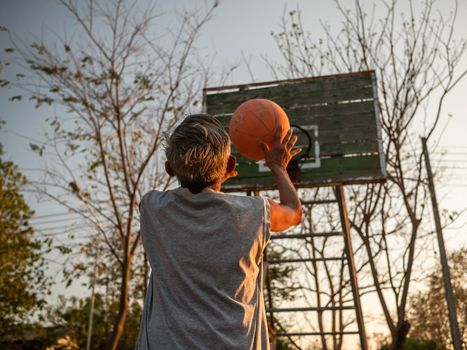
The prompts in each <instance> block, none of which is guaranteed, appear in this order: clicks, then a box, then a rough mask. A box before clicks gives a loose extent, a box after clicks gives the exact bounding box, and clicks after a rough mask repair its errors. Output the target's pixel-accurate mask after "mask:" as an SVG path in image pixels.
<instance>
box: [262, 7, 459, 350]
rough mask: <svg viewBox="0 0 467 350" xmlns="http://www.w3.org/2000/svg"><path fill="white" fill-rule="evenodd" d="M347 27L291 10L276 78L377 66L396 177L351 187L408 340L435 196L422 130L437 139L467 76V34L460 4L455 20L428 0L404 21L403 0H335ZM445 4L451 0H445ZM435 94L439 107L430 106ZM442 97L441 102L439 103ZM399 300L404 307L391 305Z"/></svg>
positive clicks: (387, 303)
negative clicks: (369, 2)
mask: <svg viewBox="0 0 467 350" xmlns="http://www.w3.org/2000/svg"><path fill="white" fill-rule="evenodd" d="M335 3H336V5H337V8H338V10H339V13H340V15H341V18H342V27H341V28H340V29H339V30H337V31H335V30H334V28H331V27H330V26H329V25H327V24H326V23H323V24H322V26H323V30H324V39H319V40H318V39H315V38H313V37H312V36H311V35H310V34H309V33H307V32H306V30H305V28H304V25H303V22H302V20H301V15H300V11H291V12H290V14H289V15H288V16H287V15H286V16H284V18H283V25H282V28H281V29H282V32H280V33H278V34H273V35H274V37H275V39H276V43H277V46H278V48H279V50H280V52H281V53H282V56H283V63H282V64H279V65H274V64H272V63H269V65H270V67H271V69H272V72H273V74H275V76H276V77H277V78H279V77H286V78H297V77H303V76H316V75H323V74H335V73H340V72H349V71H361V70H375V71H376V74H377V86H378V94H379V99H380V103H379V105H378V107H379V108H378V109H379V111H380V118H381V122H382V133H383V135H382V136H383V143H384V153H385V156H386V165H387V172H388V180H387V182H386V183H384V184H377V185H369V186H366V187H365V188H362V187H358V186H355V187H351V188H349V189H348V195H349V206H350V212H351V213H352V216H351V218H350V219H351V225H352V229H353V232H354V234H356V235H357V237H358V238H359V239H360V242H361V244H362V245H363V248H364V252H365V256H364V257H362V261H363V259H364V261H365V264H367V266H368V269H366V271H368V272H369V274H370V276H371V280H372V285H373V288H374V291H375V292H376V294H377V296H378V299H379V301H380V304H381V307H382V310H383V313H384V318H385V320H386V323H387V326H388V330H389V332H390V334H391V338H392V347H391V348H392V349H399V348H400V347H401V346H402V345H401V344H402V343H403V341H404V338H405V336H406V335H407V328H408V327H409V324H408V321H407V306H408V297H409V291H410V283H411V281H412V279H413V272H414V267H415V266H416V264H415V260H416V258H417V256H419V254H421V253H422V250H417V248H418V246H420V244H422V241H421V237H423V236H425V237H429V238H431V237H432V236H431V235H430V232H431V231H430V230H431V229H430V227H429V225H427V224H425V222H426V221H427V220H425V221H423V220H424V219H425V217H426V218H428V217H427V216H426V210H425V208H426V207H427V205H428V204H429V202H428V195H427V190H426V185H425V179H424V173H423V163H422V152H421V147H420V141H419V138H418V135H419V134H420V131H419V126H420V125H421V124H423V125H425V127H424V129H423V130H422V132H421V133H422V134H423V135H425V136H426V137H427V138H431V139H433V137H434V135H436V130H437V126H438V125H439V123H440V121H441V120H442V108H443V104H444V101H445V98H446V96H447V95H448V94H449V92H450V91H452V89H453V88H455V87H456V85H457V84H458V83H459V82H460V81H461V80H462V79H463V78H464V77H465V76H466V75H467V70H466V69H465V68H461V67H459V62H460V59H461V58H462V56H463V54H464V52H465V49H466V47H467V46H466V42H465V40H461V41H457V42H456V41H455V40H454V38H453V30H454V29H453V28H454V23H455V21H456V15H457V3H456V2H454V5H453V10H452V12H451V14H450V15H449V17H448V18H447V19H446V18H444V17H443V16H442V14H441V12H435V7H434V6H435V2H434V1H431V0H430V1H427V2H424V3H423V5H421V8H420V11H418V12H416V11H415V10H414V4H413V3H412V2H409V3H408V13H407V14H402V19H401V23H400V25H399V24H398V19H399V16H398V15H399V13H398V12H399V8H400V4H399V2H398V1H397V0H390V1H379V2H377V4H375V6H377V5H378V6H380V7H382V8H383V9H384V15H383V16H382V17H380V18H378V17H376V13H377V12H376V11H366V10H365V7H364V6H362V5H361V3H360V2H359V1H356V2H355V7H354V8H353V9H347V8H346V7H345V5H344V2H343V1H339V0H336V1H335ZM443 6H444V4H443ZM429 99H430V102H431V103H435V110H436V112H435V115H434V116H433V118H426V117H424V115H423V109H424V107H425V104H426V102H427V101H428V100H429ZM434 101H436V102H434ZM392 309H395V310H396V313H395V314H394V313H392Z"/></svg>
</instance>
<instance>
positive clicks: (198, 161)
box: [166, 114, 230, 189]
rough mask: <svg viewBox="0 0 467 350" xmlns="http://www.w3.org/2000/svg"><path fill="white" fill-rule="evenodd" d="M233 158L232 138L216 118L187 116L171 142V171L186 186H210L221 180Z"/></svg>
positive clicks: (169, 139)
mask: <svg viewBox="0 0 467 350" xmlns="http://www.w3.org/2000/svg"><path fill="white" fill-rule="evenodd" d="M229 155H230V140H229V135H228V134H227V132H226V131H225V129H224V127H223V126H222V124H221V123H220V122H219V121H218V120H217V119H216V118H214V117H211V116H209V115H205V114H196V115H190V116H188V117H186V118H185V119H184V120H183V122H182V123H181V124H180V125H178V126H177V127H176V128H175V130H174V131H173V133H172V134H171V135H170V137H169V138H168V141H167V147H166V156H167V161H168V162H169V165H170V168H171V169H172V172H173V173H174V175H175V176H176V177H177V178H178V180H179V181H180V184H181V185H182V186H185V187H188V188H190V185H195V187H201V189H202V188H204V187H208V186H211V185H213V184H214V183H216V182H217V181H218V180H220V179H221V178H222V177H223V176H224V174H225V169H226V164H227V160H228V158H229Z"/></svg>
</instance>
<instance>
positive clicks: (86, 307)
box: [45, 294, 141, 350]
mask: <svg viewBox="0 0 467 350" xmlns="http://www.w3.org/2000/svg"><path fill="white" fill-rule="evenodd" d="M90 301H91V300H90V298H77V297H71V298H68V299H65V298H64V297H60V299H59V302H58V304H57V305H54V306H52V307H49V308H48V311H47V316H46V317H45V321H46V322H47V323H48V324H51V325H52V327H51V329H53V330H54V332H53V334H51V335H49V336H48V338H49V343H50V342H51V341H52V342H55V341H56V339H60V338H66V337H69V338H70V339H71V340H72V341H73V342H74V343H76V345H77V346H78V347H79V348H80V349H84V348H85V347H86V339H87V322H88V318H89V311H90V304H91V302H90ZM116 303H118V300H116V301H110V300H108V298H106V297H105V296H103V295H101V294H96V295H95V304H94V322H93V330H92V342H91V349H96V350H97V349H103V348H104V347H105V345H106V340H107V339H108V338H109V335H110V334H111V332H112V324H111V323H109V320H111V319H112V318H114V317H115V314H116V313H117V312H118V305H116ZM140 319H141V306H140V305H139V304H138V302H132V303H131V305H130V307H129V313H128V317H127V321H126V327H125V329H124V331H123V335H122V338H121V341H120V342H119V345H118V348H119V349H128V350H130V349H134V347H135V343H136V338H137V336H138V333H139V323H140ZM51 336H52V339H51Z"/></svg>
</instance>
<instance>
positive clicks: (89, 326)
mask: <svg viewBox="0 0 467 350" xmlns="http://www.w3.org/2000/svg"><path fill="white" fill-rule="evenodd" d="M97 257H98V254H97V252H96V261H95V263H94V276H93V279H92V290H91V307H90V310H89V321H88V334H87V339H86V350H90V349H91V336H92V321H93V318H94V299H95V290H96V280H97Z"/></svg>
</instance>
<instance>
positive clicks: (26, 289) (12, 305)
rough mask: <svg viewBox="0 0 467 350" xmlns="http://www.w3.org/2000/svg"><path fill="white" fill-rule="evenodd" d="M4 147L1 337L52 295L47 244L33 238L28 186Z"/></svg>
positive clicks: (0, 226) (0, 214) (1, 164)
mask: <svg viewBox="0 0 467 350" xmlns="http://www.w3.org/2000/svg"><path fill="white" fill-rule="evenodd" d="M1 156H2V148H1V147H0V315H2V316H1V317H0V335H1V334H2V333H3V334H5V333H8V332H9V331H10V330H11V329H12V328H13V327H14V326H15V325H16V324H17V323H18V322H20V321H21V320H23V319H24V318H25V317H26V316H27V315H29V314H30V312H32V311H34V310H36V309H38V308H41V307H42V306H43V305H44V303H45V301H44V299H43V295H44V294H45V293H46V292H47V291H48V288H49V285H48V279H47V278H46V277H45V275H44V270H45V267H46V266H45V261H44V259H43V257H42V256H41V249H42V246H43V244H44V242H41V241H39V240H36V239H34V238H33V230H32V228H31V227H30V226H29V223H28V221H29V219H30V218H31V216H32V215H33V212H32V211H31V210H30V209H29V207H28V205H27V204H26V202H25V200H24V197H23V195H22V194H21V190H22V189H23V188H24V186H25V185H26V183H27V180H26V178H25V177H24V176H23V175H22V174H21V173H20V172H19V171H18V168H17V166H16V165H15V164H14V163H12V162H8V161H4V160H3V159H2V158H1Z"/></svg>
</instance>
